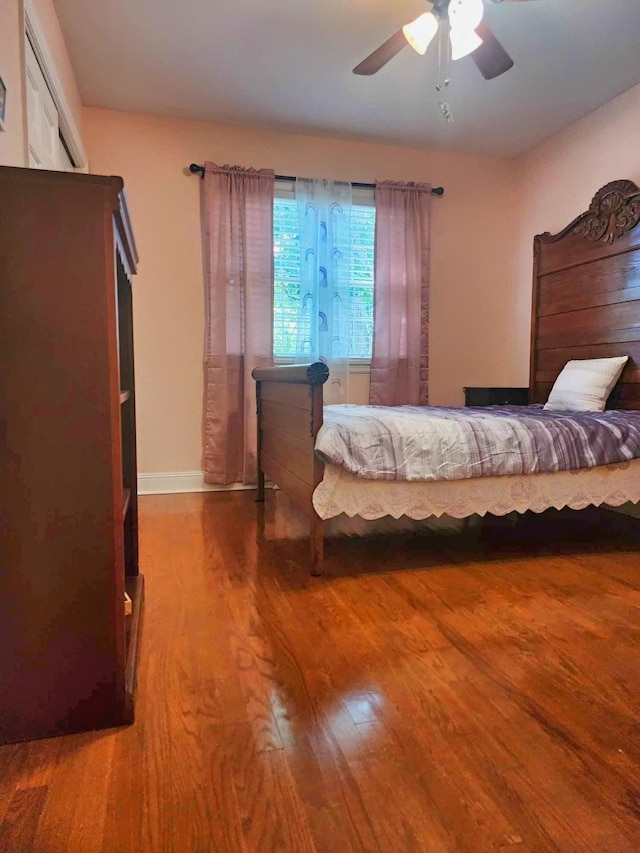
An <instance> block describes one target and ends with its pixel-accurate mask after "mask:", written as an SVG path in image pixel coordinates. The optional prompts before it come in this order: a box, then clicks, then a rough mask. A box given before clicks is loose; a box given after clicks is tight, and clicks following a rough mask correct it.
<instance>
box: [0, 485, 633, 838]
mask: <svg viewBox="0 0 640 853" xmlns="http://www.w3.org/2000/svg"><path fill="white" fill-rule="evenodd" d="M140 522H141V526H140V532H141V538H140V555H141V564H142V568H143V571H144V572H145V575H146V579H147V587H148V593H147V599H146V604H145V613H144V625H143V636H142V645H141V650H140V669H139V688H138V695H137V708H136V722H135V724H134V725H133V726H129V727H123V728H121V729H116V730H110V731H105V732H96V733H87V734H82V735H74V736H70V737H68V738H58V739H52V740H45V741H38V742H33V743H29V744H12V745H9V746H5V747H1V748H0V851H2V853H5V850H6V851H7V853H15V851H22V850H24V851H29V853H93V851H95V853H131V851H135V853H147V851H149V853H165V851H166V853H192V851H193V853H202V851H207V853H208V851H220V853H223V852H224V853H262V851H265V853H271V851H275V850H282V851H287V853H289V851H291V853H304V851H310V852H311V851H317V853H325V852H326V853H336V851H340V853H343V851H344V853H360V851H383V853H395V851H398V853H404V851H407V853H414V851H427V853H459V851H469V853H479V851H485V850H486V851H495V850H505V851H511V853H526V851H535V853H541V851H542V852H543V851H562V853H565V851H576V853H577V851H580V853H583V851H585V853H589V851H592V853H626V851H636V850H638V849H640V723H639V722H638V720H640V668H639V667H638V666H637V649H638V647H639V644H640V619H639V618H638V617H639V615H640V554H638V551H637V550H635V549H636V544H637V538H638V535H637V527H636V524H637V522H633V521H632V520H629V519H623V518H622V517H619V518H616V517H613V516H612V515H611V514H608V513H606V512H599V511H594V512H587V513H586V514H585V515H576V514H572V513H564V514H562V513H555V512H550V513H545V514H543V515H541V516H534V515H528V516H525V517H524V518H513V517H512V518H507V519H485V520H483V521H478V522H474V523H473V524H468V525H462V524H450V525H440V526H439V527H438V528H437V529H435V528H434V529H432V530H429V531H427V532H424V533H419V532H411V533H409V534H389V535H387V536H384V537H380V536H378V535H372V536H365V537H364V538H359V537H353V538H347V537H342V536H337V535H336V536H332V537H331V538H330V539H329V542H328V545H327V555H328V557H327V573H326V574H325V576H324V577H322V578H317V579H311V578H310V577H309V576H308V573H307V571H306V566H305V560H306V555H307V542H306V539H305V536H306V531H307V522H306V519H305V518H304V517H300V516H299V515H297V514H296V512H295V511H294V510H293V509H292V508H291V506H290V504H288V503H287V499H286V498H285V496H282V495H278V494H270V495H269V496H268V500H267V505H266V507H263V508H262V509H259V510H257V509H256V506H255V504H254V502H253V495H252V494H251V493H247V492H234V493H217V494H196V495H171V496H153V497H145V498H142V499H141V501H140Z"/></svg>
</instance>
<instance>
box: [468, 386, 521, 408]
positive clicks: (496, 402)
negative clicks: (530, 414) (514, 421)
mask: <svg viewBox="0 0 640 853" xmlns="http://www.w3.org/2000/svg"><path fill="white" fill-rule="evenodd" d="M462 390H463V391H464V404H465V406H526V405H527V403H528V402H529V389H528V388H463V389H462Z"/></svg>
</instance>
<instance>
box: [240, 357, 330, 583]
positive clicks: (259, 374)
mask: <svg viewBox="0 0 640 853" xmlns="http://www.w3.org/2000/svg"><path fill="white" fill-rule="evenodd" d="M252 376H253V378H254V379H255V380H256V397H257V405H258V496H257V500H258V501H264V481H265V478H268V479H269V480H271V481H272V482H274V483H275V484H276V485H277V486H278V487H279V488H280V489H282V491H283V492H284V493H285V494H286V495H288V497H290V498H291V499H292V500H293V501H294V502H295V503H296V504H297V505H298V506H299V507H300V508H301V509H303V510H304V512H305V513H306V514H307V515H308V516H309V518H310V520H311V574H312V575H318V574H320V573H321V572H320V567H321V564H322V558H323V552H324V534H323V522H322V519H321V518H320V516H319V515H318V514H317V513H316V511H315V509H314V508H313V501H312V496H313V492H314V489H315V488H316V486H317V485H318V483H319V482H320V480H321V479H322V472H323V466H322V463H321V462H320V461H319V460H318V459H317V458H316V456H315V453H314V448H315V441H316V435H317V433H318V430H319V429H320V427H321V426H322V405H323V399H322V386H323V385H324V383H325V382H326V381H327V379H328V378H329V368H328V367H327V365H326V364H323V363H322V362H320V361H317V362H314V363H313V364H292V365H283V366H282V367H258V368H256V369H255V370H254V371H253V373H252Z"/></svg>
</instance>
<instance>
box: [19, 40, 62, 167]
mask: <svg viewBox="0 0 640 853" xmlns="http://www.w3.org/2000/svg"><path fill="white" fill-rule="evenodd" d="M25 58H26V81H27V130H28V140H29V165H30V166H31V167H32V168H34V169H59V168H60V153H59V141H58V140H59V135H60V131H59V126H58V111H57V109H56V106H55V104H54V102H53V98H52V97H51V92H50V91H49V88H48V86H47V82H46V80H45V79H44V74H43V73H42V69H41V68H40V66H39V65H38V60H37V59H36V56H35V53H34V52H33V48H32V47H31V43H30V42H29V40H28V39H26V57H25Z"/></svg>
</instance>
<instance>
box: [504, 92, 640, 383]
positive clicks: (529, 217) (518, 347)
mask: <svg viewBox="0 0 640 853" xmlns="http://www.w3.org/2000/svg"><path fill="white" fill-rule="evenodd" d="M516 167H517V170H518V171H517V180H518V200H519V202H518V207H519V211H520V218H519V228H518V241H517V246H516V253H515V257H514V274H515V276H514V286H513V289H512V302H511V308H510V313H511V316H512V318H513V319H512V323H511V332H512V335H511V340H510V342H509V351H510V352H511V353H512V358H511V360H510V365H509V369H508V372H507V374H506V377H507V379H508V380H509V383H513V384H514V385H520V384H522V385H526V384H528V378H529V332H530V325H531V317H530V313H531V270H532V261H533V237H534V235H535V234H539V233H542V232H543V231H550V232H551V233H556V232H558V231H560V230H561V229H562V228H564V227H565V225H568V224H569V222H571V220H572V219H574V218H575V217H576V216H578V215H579V214H580V213H582V212H583V211H585V210H586V209H587V208H588V206H589V202H590V201H591V198H592V197H593V195H594V194H595V192H596V190H598V189H599V188H600V187H602V186H604V184H606V183H608V182H609V181H613V180H617V179H620V178H628V179H629V180H632V181H635V182H636V183H637V184H640V85H639V86H635V87H634V88H633V89H630V90H629V91H628V92H625V93H624V94H622V95H620V96H619V97H617V98H615V99H614V100H613V101H609V103H608V104H605V105H604V106H603V107H600V109H598V110H596V111H595V112H593V113H590V115H588V116H586V117H585V118H583V119H581V120H580V121H578V122H576V123H575V124H572V125H570V126H569V127H567V128H565V129H564V130H563V131H561V132H560V133H557V134H555V135H554V136H552V137H551V138H550V139H547V140H546V141H545V142H543V143H542V144H541V145H538V146H537V147H536V148H534V149H533V150H532V151H530V152H529V153H528V154H526V155H524V156H522V157H520V158H519V159H518V160H517V161H516Z"/></svg>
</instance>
